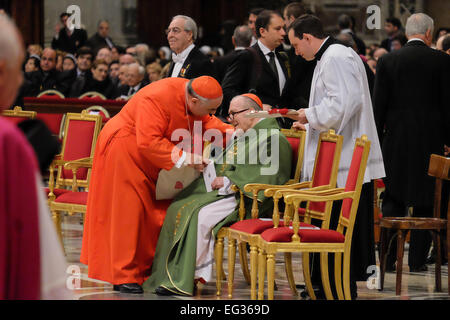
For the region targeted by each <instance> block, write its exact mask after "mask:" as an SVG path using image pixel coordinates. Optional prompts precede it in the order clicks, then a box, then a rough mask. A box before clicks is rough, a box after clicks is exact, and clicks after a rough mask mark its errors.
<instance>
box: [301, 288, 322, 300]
mask: <svg viewBox="0 0 450 320" xmlns="http://www.w3.org/2000/svg"><path fill="white" fill-rule="evenodd" d="M314 294H315V296H316V299H317V300H325V299H326V297H325V293H324V292H323V290H321V289H314ZM300 297H302V299H311V297H310V296H309V294H308V291H307V290H306V289H305V290H303V291H302V292H300Z"/></svg>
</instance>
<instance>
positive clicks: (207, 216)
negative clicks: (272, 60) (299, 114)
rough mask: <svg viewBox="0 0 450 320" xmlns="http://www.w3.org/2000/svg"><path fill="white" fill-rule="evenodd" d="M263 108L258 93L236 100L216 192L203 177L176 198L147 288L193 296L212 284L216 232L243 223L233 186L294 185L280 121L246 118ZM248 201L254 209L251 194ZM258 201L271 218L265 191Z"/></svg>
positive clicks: (216, 161) (218, 161)
mask: <svg viewBox="0 0 450 320" xmlns="http://www.w3.org/2000/svg"><path fill="white" fill-rule="evenodd" d="M261 109H262V103H261V100H260V99H259V98H258V97H257V96H256V95H253V94H244V95H240V96H236V97H235V98H233V100H232V101H231V103H230V108H229V120H230V121H231V123H232V124H233V125H234V127H235V128H236V131H235V135H234V138H233V139H232V140H231V141H230V142H229V143H228V145H227V147H226V148H225V150H224V151H222V152H218V153H217V154H218V156H216V157H215V158H214V159H213V161H214V167H215V170H216V175H217V177H216V178H215V179H214V180H213V181H212V183H211V189H212V191H210V192H207V189H206V185H205V179H204V178H203V176H200V177H199V178H198V179H196V180H194V182H192V184H190V185H189V186H188V187H186V188H185V189H183V190H182V191H181V192H180V193H179V194H178V196H177V197H176V198H175V199H174V201H173V202H172V204H171V205H170V207H169V208H168V210H167V215H166V217H165V220H164V224H163V227H162V230H161V233H160V235H159V239H158V244H157V247H156V253H155V259H154V261H153V265H152V275H151V276H150V278H149V279H148V280H147V281H146V282H145V283H144V289H146V290H150V291H152V292H156V293H157V294H159V295H173V294H177V295H186V296H190V295H193V293H194V288H195V284H194V283H195V282H196V281H201V282H208V281H211V280H212V269H213V263H214V254H213V252H214V241H215V237H216V233H217V231H218V230H219V229H220V228H221V227H223V226H226V225H230V224H232V223H234V222H236V221H238V219H239V215H238V208H239V201H240V200H239V197H238V196H237V194H236V193H235V192H234V191H232V190H231V186H232V185H233V184H234V185H236V186H238V187H239V188H240V190H243V188H244V186H245V185H246V184H247V183H266V184H278V185H280V184H284V183H286V182H287V181H288V180H289V177H290V173H291V159H292V157H291V155H292V150H291V146H290V144H289V142H288V141H287V139H286V138H285V137H284V135H283V134H281V133H280V130H279V127H278V124H277V121H276V120H275V119H273V118H267V119H261V118H247V117H245V115H246V114H248V113H250V112H251V111H255V110H256V111H258V110H261ZM245 196H246V197H245V200H244V201H245V202H246V207H247V208H249V204H250V203H251V194H245ZM258 200H259V203H260V214H261V215H264V214H266V215H268V214H270V213H271V208H272V206H271V205H270V200H269V199H266V198H265V197H264V194H263V192H261V193H260V195H259V197H258ZM247 213H248V215H249V210H247Z"/></svg>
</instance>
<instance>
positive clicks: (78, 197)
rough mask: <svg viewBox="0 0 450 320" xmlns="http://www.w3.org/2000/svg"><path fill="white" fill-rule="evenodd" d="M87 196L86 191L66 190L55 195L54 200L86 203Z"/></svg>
mask: <svg viewBox="0 0 450 320" xmlns="http://www.w3.org/2000/svg"><path fill="white" fill-rule="evenodd" d="M87 198H88V193H87V192H68V193H64V194H62V195H60V196H59V197H57V198H56V199H55V202H58V203H73V204H81V205H87Z"/></svg>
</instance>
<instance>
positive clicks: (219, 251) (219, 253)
mask: <svg viewBox="0 0 450 320" xmlns="http://www.w3.org/2000/svg"><path fill="white" fill-rule="evenodd" d="M214 249H215V256H216V290H217V291H216V295H218V296H220V295H221V294H222V273H223V238H222V237H219V238H217V240H216V243H215V248H214Z"/></svg>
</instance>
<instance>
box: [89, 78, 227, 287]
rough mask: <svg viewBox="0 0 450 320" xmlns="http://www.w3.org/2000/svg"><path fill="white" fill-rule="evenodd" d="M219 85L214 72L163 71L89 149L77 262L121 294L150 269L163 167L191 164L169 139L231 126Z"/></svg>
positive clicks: (160, 216) (161, 212) (161, 207)
mask: <svg viewBox="0 0 450 320" xmlns="http://www.w3.org/2000/svg"><path fill="white" fill-rule="evenodd" d="M221 102H222V88H221V87H220V85H219V83H218V82H217V81H216V80H215V79H214V78H212V77H208V76H203V77H199V78H196V79H192V80H187V79H182V78H167V79H162V80H160V81H156V82H153V83H151V84H150V85H148V86H146V87H144V88H142V89H141V90H139V91H138V92H137V93H136V94H135V95H134V96H133V97H132V98H131V99H130V100H129V101H128V103H127V104H126V105H125V106H124V107H123V108H122V110H121V111H120V112H119V113H118V114H117V115H116V116H115V117H114V118H112V119H111V120H110V121H108V123H107V124H106V125H105V127H104V128H103V129H102V131H101V133H100V135H99V137H98V142H97V145H96V149H95V154H94V162H93V167H92V176H91V182H90V189H89V196H88V201H87V213H86V222H85V227H84V233H83V245H82V250H81V262H82V263H84V264H87V265H88V276H89V277H90V278H94V279H99V280H103V281H107V282H110V283H112V284H113V285H114V289H115V290H118V291H120V292H121V293H135V294H139V293H142V292H143V290H142V287H141V285H142V283H143V282H144V281H145V280H146V279H147V278H148V277H149V276H150V273H151V266H152V262H153V256H154V253H155V247H156V243H157V240H158V235H159V232H160V229H161V226H162V224H163V221H164V217H165V215H166V210H167V207H168V206H169V204H170V201H169V200H156V194H155V190H156V181H157V179H158V175H159V172H160V171H161V169H165V170H170V169H172V168H173V167H174V166H175V165H176V166H177V167H180V166H182V165H183V164H186V165H190V166H192V167H195V168H197V169H198V170H202V169H203V163H202V162H201V161H200V163H199V164H197V162H194V158H195V157H194V154H193V153H189V152H187V151H183V150H182V149H180V148H179V147H178V143H179V141H178V140H181V137H180V138H179V139H178V140H177V141H173V140H176V139H172V134H173V133H174V131H176V130H184V131H186V130H189V131H190V132H193V126H194V121H200V122H201V124H202V128H203V130H208V129H210V128H215V129H218V130H220V132H222V133H226V131H227V129H228V130H230V129H232V126H230V125H227V124H225V123H223V122H222V121H220V120H219V119H217V118H216V117H214V116H211V114H214V113H215V111H216V109H217V108H218V106H219V105H220V103H221Z"/></svg>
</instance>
